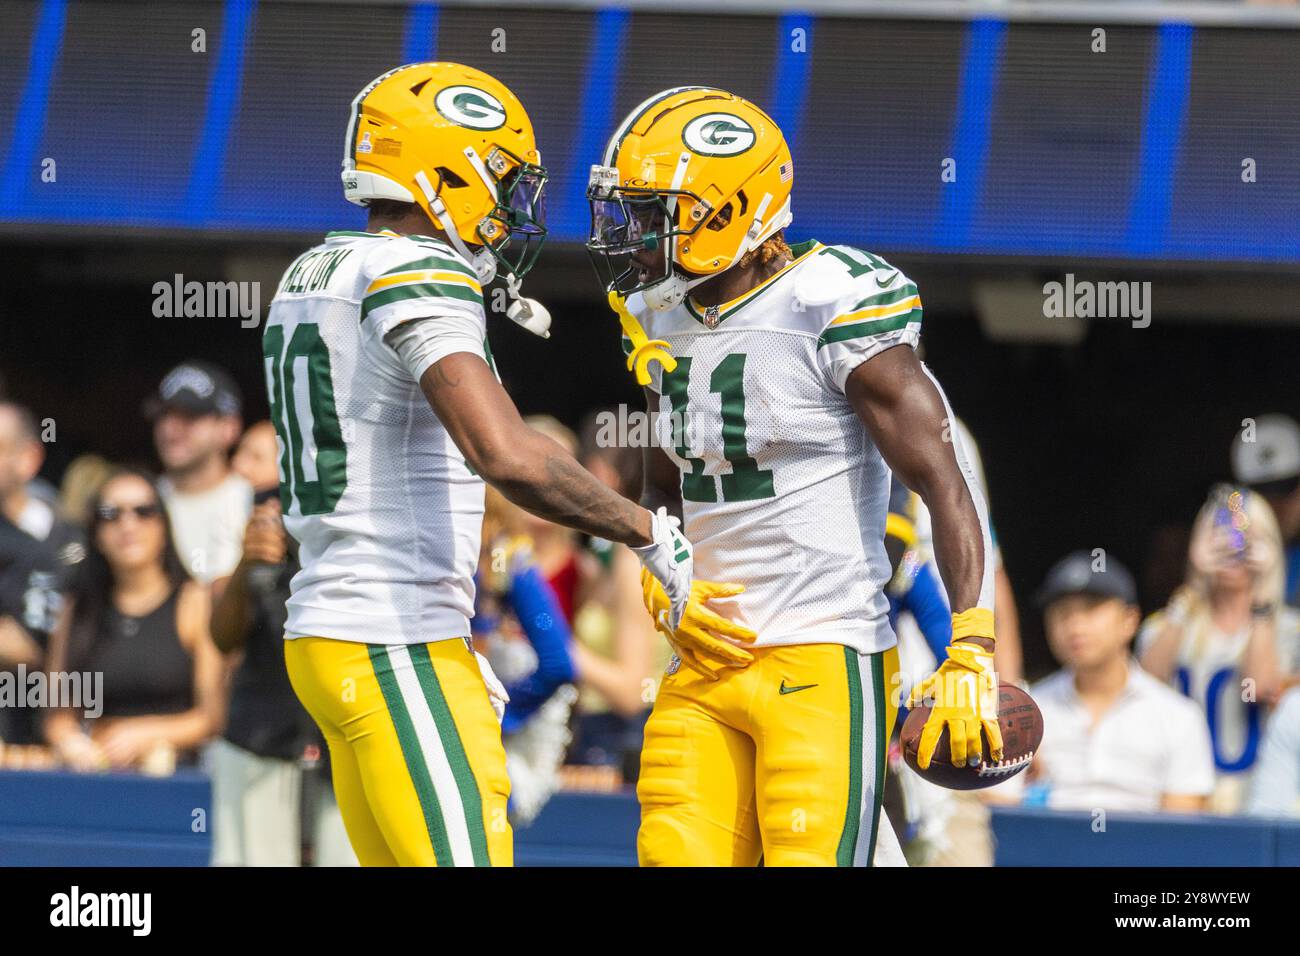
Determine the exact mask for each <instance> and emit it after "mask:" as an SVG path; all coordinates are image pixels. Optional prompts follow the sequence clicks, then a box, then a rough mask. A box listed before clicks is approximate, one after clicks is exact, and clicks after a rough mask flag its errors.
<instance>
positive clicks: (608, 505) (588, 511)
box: [420, 352, 654, 548]
mask: <svg viewBox="0 0 1300 956" xmlns="http://www.w3.org/2000/svg"><path fill="white" fill-rule="evenodd" d="M420 388H421V390H423V392H424V394H425V397H426V398H427V399H428V400H429V404H430V406H432V408H433V410H434V411H435V412H436V413H437V415H438V418H439V419H440V420H441V421H443V422H444V423H446V426H447V430H448V431H449V432H450V433H451V437H452V440H453V441H455V442H456V446H457V447H458V448H460V450H461V453H462V454H464V456H465V458H466V459H467V460H468V461H469V463H470V465H471V466H472V467H473V468H474V470H475V471H477V472H478V473H479V474H480V475H482V476H483V479H484V480H485V481H487V482H489V483H490V484H492V485H493V486H494V487H496V488H497V489H498V490H499V491H500V492H501V493H502V494H503V495H505V496H506V497H507V498H509V499H510V500H511V501H513V502H514V503H515V504H517V505H519V506H520V507H521V508H525V509H527V510H528V511H531V512H532V513H533V514H535V515H537V516H538V517H541V518H545V519H547V520H548V521H554V522H556V523H558V524H563V525H568V526H569V527H572V528H577V529H578V530H579V531H583V532H585V533H587V534H592V535H598V536H600V537H604V538H608V539H609V540H611V541H618V542H620V543H622V544H626V545H629V546H631V547H634V548H639V547H644V546H646V545H648V544H650V543H652V541H653V540H654V539H653V537H652V533H651V513H650V512H649V511H647V510H646V509H644V508H641V507H638V506H637V505H636V504H634V503H633V502H631V501H628V500H627V499H626V498H624V497H623V496H622V495H620V494H618V492H616V491H614V490H613V489H611V488H609V487H607V486H606V485H605V484H604V483H602V482H601V481H600V480H598V479H597V478H596V477H595V476H593V475H592V474H591V473H590V472H588V471H587V470H586V469H585V468H583V467H582V466H581V465H580V464H578V462H577V461H576V460H575V459H574V458H573V456H572V455H570V454H569V453H568V452H567V451H565V450H564V449H563V448H561V447H560V446H559V445H558V444H557V443H556V442H554V441H553V440H551V439H550V438H548V437H546V436H545V435H543V434H541V433H540V432H537V431H534V430H533V429H531V428H529V427H528V426H527V425H526V424H524V420H523V419H522V418H521V417H520V415H519V411H518V410H517V409H516V408H515V403H514V402H513V401H511V400H510V396H509V395H507V394H506V391H505V389H504V388H502V387H501V383H500V382H498V381H497V379H496V376H495V375H493V374H492V370H491V369H490V368H489V367H488V365H487V363H486V362H484V361H483V359H481V358H480V357H478V356H477V355H472V354H470V353H468V352H456V353H453V354H452V355H449V356H447V357H446V358H444V359H442V360H440V361H438V362H436V363H435V364H434V365H432V366H430V368H429V369H428V371H426V372H425V373H424V375H423V377H422V378H421V379H420Z"/></svg>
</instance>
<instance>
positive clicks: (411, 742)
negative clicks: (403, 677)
mask: <svg viewBox="0 0 1300 956" xmlns="http://www.w3.org/2000/svg"><path fill="white" fill-rule="evenodd" d="M366 649H367V650H368V651H369V652H370V666H371V668H372V669H373V670H374V672H375V678H376V679H377V680H378V681H379V689H380V691H381V692H382V693H383V695H384V703H386V704H387V705H388V716H389V717H390V718H391V719H392V721H393V727H394V729H396V731H397V742H398V743H399V744H401V747H402V757H403V758H404V759H405V761H406V770H407V773H409V774H410V776H411V784H412V785H413V786H414V787H415V793H416V795H417V796H418V797H419V799H420V809H421V810H422V811H423V813H424V826H425V829H427V830H428V831H429V840H430V842H431V843H432V844H433V855H434V857H435V858H436V859H437V861H438V863H439V864H440V865H445V866H450V865H451V864H452V861H453V857H452V853H451V841H450V840H449V839H448V838H447V825H446V823H444V822H443V819H442V805H441V804H440V803H439V802H438V793H437V791H436V790H435V789H434V786H433V778H432V777H431V776H430V775H429V766H428V764H426V763H425V762H424V749H423V748H422V747H421V746H420V738H419V735H418V734H417V733H416V732H415V724H414V723H413V722H412V721H411V715H410V713H409V712H408V711H407V709H406V703H405V702H404V701H403V700H402V689H401V687H399V686H398V684H397V678H396V677H395V676H394V674H393V661H392V658H390V657H389V656H388V651H387V649H386V648H385V647H384V646H383V645H382V644H368V645H366Z"/></svg>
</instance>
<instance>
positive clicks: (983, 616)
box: [952, 607, 995, 641]
mask: <svg viewBox="0 0 1300 956" xmlns="http://www.w3.org/2000/svg"><path fill="white" fill-rule="evenodd" d="M963 637H987V638H988V639H989V640H994V639H995V637H994V634H993V612H992V611H990V610H989V609H988V608H986V607H972V608H967V609H966V610H964V611H962V612H961V613H960V614H954V615H953V616H952V639H953V640H954V641H959V640H961V639H962V638H963Z"/></svg>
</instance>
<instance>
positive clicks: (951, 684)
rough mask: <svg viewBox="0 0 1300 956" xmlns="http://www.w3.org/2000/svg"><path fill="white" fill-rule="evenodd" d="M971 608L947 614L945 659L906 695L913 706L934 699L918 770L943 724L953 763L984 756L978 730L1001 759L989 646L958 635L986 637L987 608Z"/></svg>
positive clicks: (988, 633)
mask: <svg viewBox="0 0 1300 956" xmlns="http://www.w3.org/2000/svg"><path fill="white" fill-rule="evenodd" d="M972 611H975V612H980V613H978V614H974V613H972ZM972 611H964V612H962V613H961V614H954V615H953V640H952V643H951V644H949V645H948V658H947V660H945V661H944V662H943V663H942V664H941V665H940V666H939V669H938V670H937V671H935V672H934V673H933V674H931V675H930V676H929V677H927V678H926V679H925V680H923V681H922V682H921V683H920V684H918V685H917V686H916V687H913V688H912V693H911V694H910V695H909V696H908V700H907V706H908V707H916V706H917V705H918V704H920V703H921V701H922V700H923V699H926V698H930V699H932V700H933V701H934V703H933V705H932V707H931V709H930V716H929V717H928V718H926V721H925V726H924V727H923V728H922V729H921V740H920V743H919V744H918V746H917V751H916V764H917V766H918V767H920V768H921V769H922V770H924V769H925V768H926V767H928V766H930V758H931V757H933V756H934V749H935V747H936V746H937V745H938V743H939V735H940V734H942V733H943V729H944V728H945V727H947V728H948V744H949V747H950V748H951V751H952V754H951V756H952V765H953V766H954V767H962V766H968V765H969V766H972V767H975V766H979V764H980V762H981V761H982V760H983V758H984V745H983V743H982V742H981V740H980V731H981V730H983V731H984V733H985V735H986V736H987V737H988V741H989V756H990V757H991V758H992V759H993V760H1001V759H1002V730H1001V728H1000V727H999V726H998V678H997V673H996V672H995V671H994V669H993V651H992V650H991V649H990V650H986V649H985V648H983V647H981V646H980V645H979V644H974V643H971V642H970V641H966V640H963V638H964V637H975V636H979V637H986V636H987V637H990V638H991V637H992V631H993V627H992V623H993V621H992V619H993V614H992V612H990V611H988V610H981V609H979V608H974V609H972Z"/></svg>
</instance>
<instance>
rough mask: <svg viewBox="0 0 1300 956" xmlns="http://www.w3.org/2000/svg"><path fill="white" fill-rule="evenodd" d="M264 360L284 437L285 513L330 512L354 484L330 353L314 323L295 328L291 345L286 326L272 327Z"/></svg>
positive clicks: (277, 425) (266, 336)
mask: <svg viewBox="0 0 1300 956" xmlns="http://www.w3.org/2000/svg"><path fill="white" fill-rule="evenodd" d="M262 360H263V362H264V364H265V368H266V387H267V392H268V394H269V396H270V399H271V421H273V422H274V423H275V433H276V434H277V435H278V436H279V438H280V505H281V507H282V508H283V509H284V513H285V514H301V515H320V514H329V513H330V512H331V511H333V510H334V507H335V505H337V504H338V502H339V498H341V497H342V496H343V490H344V489H345V488H347V485H348V470H347V458H348V450H347V445H346V444H345V443H344V441H343V432H342V430H341V429H340V427H339V416H338V412H337V410H336V409H335V407H334V382H333V379H332V378H331V375H330V355H329V349H328V348H326V346H325V341H324V339H322V338H321V337H320V329H319V328H318V327H317V326H315V325H313V324H310V323H303V324H302V325H299V326H298V327H297V328H295V329H294V330H293V334H292V335H291V336H289V340H288V343H287V344H286V342H285V335H284V326H282V325H269V326H267V328H266V332H265V334H263V336H262Z"/></svg>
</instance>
